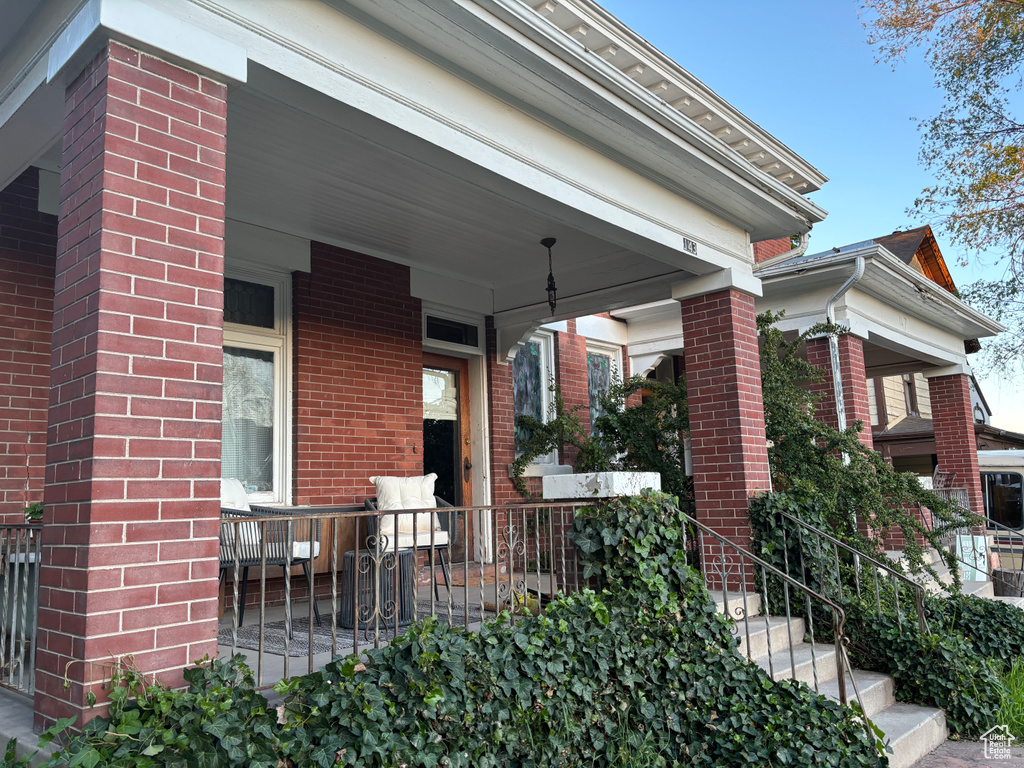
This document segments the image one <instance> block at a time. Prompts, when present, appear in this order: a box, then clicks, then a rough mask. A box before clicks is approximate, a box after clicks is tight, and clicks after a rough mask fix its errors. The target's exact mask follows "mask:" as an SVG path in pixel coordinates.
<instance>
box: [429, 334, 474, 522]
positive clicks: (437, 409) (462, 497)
mask: <svg viewBox="0 0 1024 768" xmlns="http://www.w3.org/2000/svg"><path fill="white" fill-rule="evenodd" d="M468 384H469V362H468V361H467V360H463V359H462V358H458V357H447V356H445V355H435V354H431V353H427V352H425V353H423V473H424V474H430V473H431V472H435V473H437V482H436V483H435V485H434V493H435V494H436V495H438V496H440V497H441V498H442V499H444V500H445V501H447V502H449V503H450V504H454V505H455V506H457V507H468V506H470V505H472V503H473V466H472V462H471V460H470V437H469V386H468Z"/></svg>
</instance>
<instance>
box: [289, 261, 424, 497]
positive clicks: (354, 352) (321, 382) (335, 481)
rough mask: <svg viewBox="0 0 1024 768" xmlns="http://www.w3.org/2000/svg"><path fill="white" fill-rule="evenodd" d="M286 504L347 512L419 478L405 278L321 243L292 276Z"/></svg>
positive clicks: (419, 386)
mask: <svg viewBox="0 0 1024 768" xmlns="http://www.w3.org/2000/svg"><path fill="white" fill-rule="evenodd" d="M293 286H294V297H295V301H294V304H295V326H294V348H295V353H294V354H295V361H294V377H295V378H294V387H295V414H294V419H293V429H294V433H295V442H294V446H295V448H294V450H295V457H294V460H295V492H294V497H295V502H296V503H297V504H353V503H356V502H362V501H363V499H365V498H366V497H367V496H372V495H374V489H373V485H372V484H371V483H370V480H369V478H370V477H372V476H374V475H387V474H390V475H417V474H422V473H423V341H422V338H423V334H422V328H421V319H420V302H419V300H418V299H414V298H412V296H411V294H410V289H409V268H408V267H405V266H402V265H400V264H394V263H391V262H387V261H381V260H380V259H375V258H372V257H370V256H364V255H362V254H359V253H354V252H353V251H347V250H344V249H342V248H336V247H334V246H330V245H324V244H322V243H313V246H312V273H311V274H304V273H296V274H295V275H294V279H293Z"/></svg>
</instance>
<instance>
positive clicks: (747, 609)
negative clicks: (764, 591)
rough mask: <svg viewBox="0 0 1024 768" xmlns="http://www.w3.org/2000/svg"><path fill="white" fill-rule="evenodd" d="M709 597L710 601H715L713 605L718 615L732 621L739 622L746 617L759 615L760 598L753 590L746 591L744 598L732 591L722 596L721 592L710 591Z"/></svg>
mask: <svg viewBox="0 0 1024 768" xmlns="http://www.w3.org/2000/svg"><path fill="white" fill-rule="evenodd" d="M710 595H711V599H712V600H714V601H715V605H716V606H718V611H719V613H724V614H725V615H726V616H728V617H729V618H730V619H732V620H733V621H739V620H741V619H743V618H745V617H746V616H757V615H758V614H759V613H761V596H760V595H758V594H757V593H756V592H754V591H753V590H750V591H748V592H747V594H746V596H745V598H744V595H743V593H742V592H735V591H732V590H730V591H729V592H728V593H727V594H724V595H723V594H722V591H721V590H718V591H715V590H711V591H710ZM727 598H728V610H727V606H726V601H727Z"/></svg>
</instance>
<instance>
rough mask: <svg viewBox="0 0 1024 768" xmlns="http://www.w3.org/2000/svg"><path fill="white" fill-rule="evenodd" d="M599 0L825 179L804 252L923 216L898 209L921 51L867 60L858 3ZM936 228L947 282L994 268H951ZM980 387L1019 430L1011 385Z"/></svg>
mask: <svg viewBox="0 0 1024 768" xmlns="http://www.w3.org/2000/svg"><path fill="white" fill-rule="evenodd" d="M599 2H600V3H601V5H602V6H603V7H605V8H606V9H607V10H608V11H610V12H611V13H613V14H615V15H616V16H617V17H618V18H620V19H621V20H622V21H623V22H625V23H626V24H628V25H629V26H630V27H632V28H633V29H634V30H635V31H636V32H637V33H639V34H640V35H642V36H643V37H645V38H646V39H647V40H648V41H649V42H650V43H651V44H653V45H654V46H656V47H657V48H659V49H661V50H662V51H663V52H664V53H666V54H667V55H669V56H671V57H672V58H673V59H675V61H677V62H679V64H680V65H682V66H683V67H684V68H685V69H687V70H688V71H689V72H690V73H691V74H693V75H694V76H695V77H697V78H699V79H700V80H701V81H703V82H704V84H705V85H707V86H708V87H709V88H711V89H712V90H714V91H715V92H717V93H718V94H719V95H720V96H722V97H723V98H725V99H726V100H728V101H729V102H730V103H732V104H733V105H734V106H735V107H736V108H738V109H739V110H741V111H742V112H743V113H744V114H746V115H747V116H748V117H749V118H751V119H752V120H754V121H755V122H757V123H759V124H760V125H761V127H762V128H764V129H765V130H767V131H768V132H769V133H771V134H773V135H774V136H775V137H776V138H778V139H779V140H781V141H782V142H784V143H785V144H786V145H788V146H789V147H790V148H791V149H792V150H794V151H795V152H797V153H798V154H800V155H801V156H802V157H804V158H805V159H806V160H807V161H808V162H810V163H811V164H813V165H814V166H816V167H817V168H818V169H819V170H820V171H821V172H822V173H824V174H825V175H826V176H828V177H829V181H828V183H827V184H825V185H824V187H823V188H822V189H821V190H820V191H819V192H815V193H814V194H812V195H811V199H812V200H814V201H815V202H816V203H817V204H818V205H820V206H822V207H823V208H825V209H826V210H827V211H828V212H829V215H828V218H827V219H826V220H825V221H824V222H822V223H821V224H817V225H815V227H814V230H813V232H812V233H811V245H810V250H811V252H812V253H813V252H816V251H823V250H826V249H829V248H832V247H834V246H840V245H846V244H849V243H854V242H858V241H860V240H866V239H868V238H871V237H875V236H878V235H884V234H887V233H889V232H892V231H893V230H894V229H896V228H897V227H900V228H906V227H908V226H917V225H920V224H923V223H925V222H923V221H920V220H915V219H913V218H911V217H910V216H909V215H908V214H907V213H906V209H907V208H908V207H910V206H911V205H912V204H913V202H914V199H915V197H917V195H918V194H919V193H920V192H921V190H922V189H923V188H924V187H926V186H928V185H929V184H930V183H931V182H932V178H931V176H930V174H929V173H928V171H927V170H926V169H925V168H923V167H922V166H921V165H920V164H919V163H918V152H919V149H920V136H919V133H918V129H917V125H918V124H917V123H916V122H915V120H914V118H927V117H929V116H931V115H933V114H935V113H936V112H938V111H939V109H940V108H941V105H942V94H941V92H940V91H938V90H937V89H936V88H935V86H934V78H933V76H932V73H931V71H930V70H929V69H928V68H927V66H925V64H924V61H923V56H922V54H921V52H920V51H912V52H910V53H909V54H908V56H907V59H906V61H904V62H903V63H901V64H900V65H899V66H897V67H896V68H895V70H894V69H893V67H892V66H891V65H889V64H880V63H876V62H875V50H874V48H873V47H871V46H869V45H868V44H867V32H866V30H865V29H864V27H863V25H862V23H861V18H860V17H859V16H858V11H859V10H860V2H856V1H855V0H854V1H851V0H785V2H765V0H733V2H731V3H708V2H697V1H696V0H599ZM936 236H937V237H938V240H939V246H940V247H941V248H942V253H943V256H944V257H945V259H946V262H947V263H948V265H949V267H950V272H951V273H952V275H953V280H954V281H955V282H956V283H957V285H961V286H963V285H967V284H968V283H971V282H974V281H975V280H977V279H979V278H982V277H991V278H996V277H998V276H999V275H1001V274H1002V271H1003V269H1002V267H996V266H992V265H991V264H990V265H989V266H987V267H981V266H978V265H971V266H966V267H964V266H960V263H959V262H960V261H961V258H962V250H961V249H959V248H956V247H954V246H953V245H952V244H951V243H950V241H949V238H948V237H946V236H945V235H944V234H943V233H942V232H941V231H938V230H936ZM993 260H994V259H989V261H990V262H991V261H993ZM976 373H979V374H980V371H979V372H976ZM979 378H981V377H980V376H979ZM981 385H982V388H983V390H984V392H985V396H986V398H987V399H988V402H989V404H990V406H991V407H992V409H993V411H995V415H994V417H993V423H994V424H996V425H998V426H1002V427H1004V428H1007V429H1013V430H1016V431H1020V432H1024V408H1021V406H1020V397H1019V392H1018V390H1019V388H1020V382H1019V381H1018V382H1013V381H1009V382H1007V381H1006V380H1005V379H1000V380H988V379H985V378H981Z"/></svg>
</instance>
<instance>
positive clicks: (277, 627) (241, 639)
mask: <svg viewBox="0 0 1024 768" xmlns="http://www.w3.org/2000/svg"><path fill="white" fill-rule="evenodd" d="M429 613H430V600H420V601H419V602H418V603H417V606H416V615H417V616H418V617H420V618H423V617H424V616H427V615H428V614H429ZM434 613H435V615H436V616H437V618H438V619H439V620H440V621H448V604H447V603H446V602H440V603H435V605H434ZM482 618H488V619H489V618H494V613H493V612H491V611H484V612H483V614H481V612H480V605H479V603H478V604H476V605H470V606H469V623H470V624H471V625H472V624H474V623H477V622H479V621H481V619H482ZM465 622H466V611H465V606H462V605H454V606H453V607H452V624H453V625H454V626H457V627H461V626H465ZM408 628H409V625H408V624H404V625H403V624H399V626H398V632H399V634H401V633H403V632H405V630H406V629H408ZM231 632H232V628H231V627H230V626H227V627H221V630H220V633H219V635H218V637H217V642H218V643H219V644H220V645H223V646H227V647H229V648H230V647H231V646H232V645H234V647H236V648H244V649H245V650H249V651H258V650H259V647H260V636H259V634H260V627H259V623H258V622H257V623H254V624H245V625H244V626H242V627H239V628H238V633H237V636H236V639H235V640H234V641H232V636H231ZM286 636H287V633H286V632H285V622H284V621H270V622H267V624H266V625H265V627H264V646H263V652H264V653H269V654H273V655H275V656H284V655H285V638H286ZM375 637H379V640H380V643H381V644H382V645H383V644H384V643H386V642H387V641H389V640H391V639H393V638H394V637H395V626H394V624H393V623H392V624H389V625H388V626H386V627H385V626H384V625H383V624H382V625H381V626H380V628H379V633H378V632H377V631H376V630H375V628H374V627H373V625H370V626H369V627H360V629H359V647H360V649H362V648H364V647H367V646H368V647H371V648H372V647H373V645H374V638H375ZM351 648H352V628H351V627H349V628H348V629H346V628H344V627H342V626H340V625H339V626H338V646H337V650H338V652H340V653H347V652H349V651H350V649H351ZM333 650H334V649H333V645H332V642H331V617H330V614H324V615H323V626H319V627H318V626H316V622H314V623H313V653H314V654H320V653H331V652H332V651H333ZM308 654H309V619H308V618H307V617H305V616H303V617H302V618H297V617H296V618H295V619H294V621H293V622H292V637H291V640H290V642H289V644H288V656H290V657H293V658H294V657H304V656H307V655H308Z"/></svg>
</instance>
